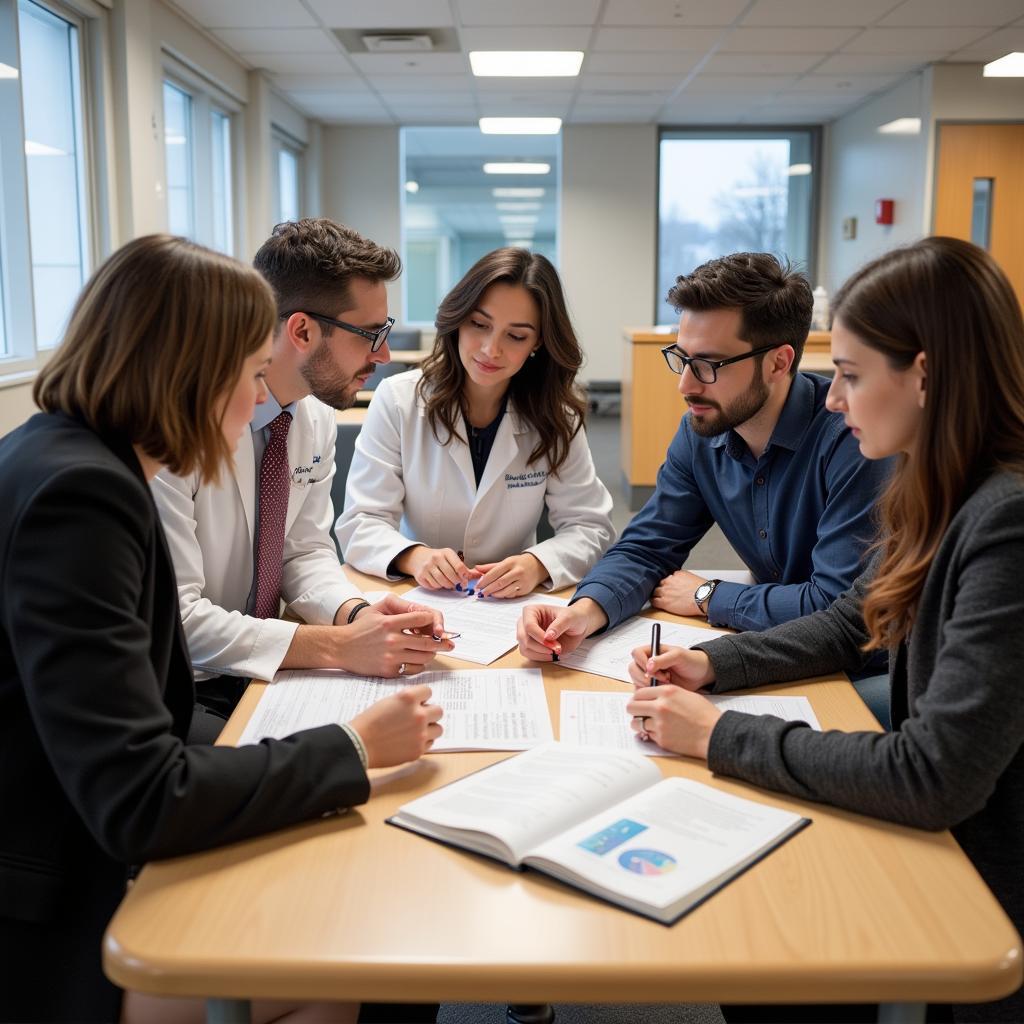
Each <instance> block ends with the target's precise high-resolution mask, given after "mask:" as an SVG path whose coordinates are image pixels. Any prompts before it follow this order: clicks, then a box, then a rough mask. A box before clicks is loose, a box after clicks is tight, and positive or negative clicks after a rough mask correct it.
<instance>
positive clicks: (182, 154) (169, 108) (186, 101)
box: [164, 82, 196, 238]
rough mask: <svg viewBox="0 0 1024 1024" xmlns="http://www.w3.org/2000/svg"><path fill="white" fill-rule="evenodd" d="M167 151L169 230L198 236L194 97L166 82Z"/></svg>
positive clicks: (165, 141)
mask: <svg viewBox="0 0 1024 1024" xmlns="http://www.w3.org/2000/svg"><path fill="white" fill-rule="evenodd" d="M164 153H165V157H166V160H167V229H168V230H169V231H170V232H171V234H172V235H184V236H185V237H186V238H194V237H195V231H196V219H195V197H194V190H193V185H192V97H191V96H190V95H189V94H188V93H187V92H185V91H184V90H183V89H179V88H178V87H177V86H176V85H172V84H171V83H170V82H164Z"/></svg>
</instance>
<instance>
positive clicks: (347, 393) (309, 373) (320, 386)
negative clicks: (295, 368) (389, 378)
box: [299, 344, 374, 409]
mask: <svg viewBox="0 0 1024 1024" xmlns="http://www.w3.org/2000/svg"><path fill="white" fill-rule="evenodd" d="M373 371H374V364H373V363H368V364H367V365H366V366H364V367H363V368H362V369H361V370H359V372H358V373H353V374H351V375H350V376H346V375H345V374H344V373H342V372H341V370H339V369H338V367H337V364H336V363H335V362H334V359H333V358H332V356H331V353H330V351H329V350H328V348H327V346H326V345H324V344H321V345H320V347H319V348H318V349H317V350H316V351H315V352H314V353H313V354H312V355H311V356H310V357H309V359H308V360H307V361H306V363H305V365H304V366H303V367H302V368H301V369H300V371H299V372H300V373H301V374H302V379H303V380H304V381H305V382H306V384H307V386H308V387H309V390H310V393H311V394H312V395H313V397H314V398H317V399H319V400H320V401H321V402H323V403H324V405H329V406H330V407H331V408H332V409H350V408H351V407H352V405H353V404H354V403H355V400H356V392H357V391H358V390H359V385H358V384H357V383H356V377H363V376H366V375H367V374H370V373H373Z"/></svg>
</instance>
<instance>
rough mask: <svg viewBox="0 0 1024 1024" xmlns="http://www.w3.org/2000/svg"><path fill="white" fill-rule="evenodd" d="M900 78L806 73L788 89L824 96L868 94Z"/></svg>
mask: <svg viewBox="0 0 1024 1024" xmlns="http://www.w3.org/2000/svg"><path fill="white" fill-rule="evenodd" d="M899 79H900V76H899V75H804V76H803V78H800V79H798V80H797V81H796V82H795V83H794V84H793V85H792V87H791V88H789V89H788V90H786V91H787V93H798V92H808V93H820V94H821V95H822V96H832V95H835V94H837V93H838V94H844V93H845V94H846V95H848V96H854V95H859V96H866V95H867V94H868V93H869V92H878V90H879V89H886V88H888V87H889V86H891V85H893V84H894V83H895V82H897V81H899Z"/></svg>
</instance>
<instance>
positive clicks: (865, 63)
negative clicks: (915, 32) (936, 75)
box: [814, 53, 935, 75]
mask: <svg viewBox="0 0 1024 1024" xmlns="http://www.w3.org/2000/svg"><path fill="white" fill-rule="evenodd" d="M934 59H935V54H934V53H884V54H877V53H836V54H833V55H832V56H831V57H827V58H826V59H825V60H824V61H823V62H822V63H821V64H820V65H819V66H818V67H816V68H815V69H814V70H815V72H816V73H820V74H829V75H870V74H876V73H877V74H885V73H886V72H891V73H892V74H899V73H901V72H902V73H905V72H907V71H913V70H914V69H915V68H919V67H921V66H922V65H924V64H930V63H931V62H932V61H933V60H934Z"/></svg>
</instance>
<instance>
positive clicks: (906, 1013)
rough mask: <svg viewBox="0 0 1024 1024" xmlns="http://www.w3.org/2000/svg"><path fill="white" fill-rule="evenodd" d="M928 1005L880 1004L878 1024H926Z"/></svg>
mask: <svg viewBox="0 0 1024 1024" xmlns="http://www.w3.org/2000/svg"><path fill="white" fill-rule="evenodd" d="M926 1008H927V1004H926V1003H879V1004H878V1024H924V1016H925V1010H926Z"/></svg>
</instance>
